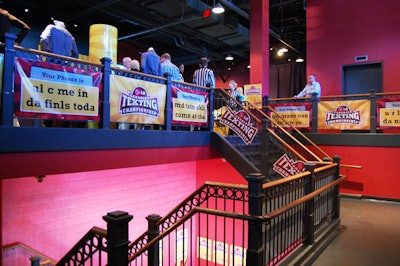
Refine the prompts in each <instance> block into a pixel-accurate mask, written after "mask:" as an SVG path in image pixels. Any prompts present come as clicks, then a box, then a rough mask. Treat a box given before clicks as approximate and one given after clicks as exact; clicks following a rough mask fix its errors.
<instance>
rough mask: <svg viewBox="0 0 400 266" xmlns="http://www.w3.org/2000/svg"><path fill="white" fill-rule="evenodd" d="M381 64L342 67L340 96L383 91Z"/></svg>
mask: <svg viewBox="0 0 400 266" xmlns="http://www.w3.org/2000/svg"><path fill="white" fill-rule="evenodd" d="M382 87H383V76H382V63H381V62H375V63H365V64H354V65H344V66H342V94H364V93H370V91H371V90H376V92H382V91H383V88H382Z"/></svg>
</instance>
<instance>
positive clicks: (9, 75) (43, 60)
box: [0, 34, 214, 130]
mask: <svg viewBox="0 0 400 266" xmlns="http://www.w3.org/2000/svg"><path fill="white" fill-rule="evenodd" d="M14 39H15V36H14V35H11V34H6V38H5V44H1V45H0V52H1V53H4V76H3V83H2V88H1V89H2V90H1V92H2V101H1V102H2V106H1V120H0V126H7V127H12V126H14V125H16V124H18V122H16V121H19V120H20V119H21V114H20V113H18V112H15V106H17V105H19V104H18V103H15V102H14V100H18V97H15V96H16V94H15V93H16V91H15V88H14V85H15V84H14V82H15V81H14V71H15V65H16V64H15V59H17V58H23V59H27V60H29V62H31V63H32V64H33V63H37V64H39V65H38V67H41V68H46V67H47V68H49V67H50V64H51V67H52V68H56V69H57V70H60V69H61V67H71V68H72V69H73V70H74V71H75V72H76V73H80V72H81V71H90V72H92V73H101V74H102V78H101V84H100V85H99V95H98V96H99V101H98V106H96V107H98V109H99V110H98V114H99V119H97V118H96V119H91V118H82V117H81V118H77V117H78V116H77V115H75V116H73V115H71V114H69V113H60V114H59V113H57V112H56V111H54V112H50V113H46V112H43V111H41V112H31V113H30V114H29V116H28V115H27V114H25V113H24V115H23V117H22V118H23V119H24V122H25V121H26V120H28V121H30V122H32V123H25V124H24V126H33V127H43V123H40V121H42V120H44V119H48V120H51V121H57V120H58V121H62V122H64V121H70V122H75V124H74V123H71V125H72V126H70V127H71V128H73V127H82V126H81V124H82V123H84V125H85V126H84V127H88V128H99V129H110V128H112V129H118V127H115V123H118V122H119V121H113V120H112V118H111V117H110V104H111V102H110V85H111V84H110V79H111V77H112V76H123V77H126V78H128V79H134V80H138V81H146V82H151V83H155V84H162V85H166V95H165V103H160V106H165V108H164V109H163V110H160V111H163V112H164V113H163V114H162V115H163V116H165V118H164V123H162V124H160V122H159V121H157V123H153V124H152V123H151V122H144V124H146V125H148V126H149V127H150V126H154V125H157V129H162V130H181V129H187V128H190V127H191V126H192V127H193V125H194V126H196V129H200V130H212V126H210V125H213V123H214V122H213V116H212V113H213V110H212V107H213V105H212V104H210V103H212V102H213V90H210V89H209V88H205V87H201V86H197V85H195V84H191V83H185V82H178V81H173V80H171V77H170V76H168V75H167V76H166V77H160V76H154V75H148V74H144V73H141V72H136V71H130V70H123V69H120V68H117V67H114V66H112V65H111V63H112V62H111V59H109V58H103V59H102V60H101V62H98V63H93V62H89V61H84V60H80V59H76V58H71V57H65V56H60V55H56V54H52V53H47V52H43V51H39V50H35V49H26V48H23V47H20V46H14ZM47 63H50V64H47ZM53 70H54V69H53ZM60 71H62V70H60ZM173 87H176V88H179V89H181V90H183V89H184V90H185V91H186V93H187V94H190V93H192V92H194V93H202V94H201V95H202V97H203V98H204V102H202V103H201V104H204V105H206V106H207V107H206V108H207V110H206V113H205V114H204V115H205V118H204V119H203V120H202V122H196V121H195V122H193V121H192V120H190V119H189V121H183V122H182V121H181V120H177V119H176V120H175V121H173V104H172V102H173V99H172V98H173V97H177V96H172V88H173ZM100 88H101V89H100ZM71 97H72V96H71ZM75 97H77V96H75ZM60 101H61V100H60ZM94 104H96V105H97V103H94ZM201 114H202V115H203V113H201ZM114 120H115V119H114ZM204 121H206V122H204ZM78 122H81V124H79V123H78ZM153 122H154V121H153ZM131 123H134V122H131ZM59 125H61V126H62V125H63V123H59ZM59 125H58V124H57V127H60V126H59ZM75 125H77V126H75ZM52 127H55V126H54V123H53V125H52ZM152 128H153V127H150V128H149V129H152Z"/></svg>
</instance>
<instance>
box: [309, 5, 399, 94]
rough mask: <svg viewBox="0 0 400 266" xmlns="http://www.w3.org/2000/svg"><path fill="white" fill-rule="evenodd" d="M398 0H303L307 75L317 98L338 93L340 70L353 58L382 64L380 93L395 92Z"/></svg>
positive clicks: (397, 51) (339, 90)
mask: <svg viewBox="0 0 400 266" xmlns="http://www.w3.org/2000/svg"><path fill="white" fill-rule="evenodd" d="M399 10H400V1H392V0H382V1H379V2H377V1H376V0H364V1H359V0H341V1H326V0H309V1H307V73H315V74H317V76H318V80H319V81H320V82H321V86H322V95H323V96H326V95H338V94H341V66H342V65H347V64H354V63H356V62H355V61H354V57H355V56H360V55H368V57H369V60H368V61H367V62H376V61H382V62H383V82H384V84H383V90H384V92H395V91H399V90H400V75H399V74H398V65H399V62H400V26H399V25H400V16H399Z"/></svg>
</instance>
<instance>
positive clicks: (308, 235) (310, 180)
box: [303, 163, 315, 245]
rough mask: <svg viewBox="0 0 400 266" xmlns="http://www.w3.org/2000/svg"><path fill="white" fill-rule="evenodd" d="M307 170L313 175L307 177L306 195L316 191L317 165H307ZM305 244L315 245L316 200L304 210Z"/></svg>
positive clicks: (310, 202) (311, 201) (312, 200)
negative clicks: (315, 176)
mask: <svg viewBox="0 0 400 266" xmlns="http://www.w3.org/2000/svg"><path fill="white" fill-rule="evenodd" d="M304 167H305V170H306V171H308V172H310V173H311V174H309V175H307V176H306V184H305V191H304V194H305V195H307V194H310V193H311V192H313V191H314V169H315V164H312V163H305V164H304ZM303 243H304V244H307V245H312V244H313V243H314V198H311V199H310V200H308V201H307V202H306V204H305V210H304V241H303Z"/></svg>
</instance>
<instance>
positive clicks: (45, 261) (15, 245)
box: [1, 242, 56, 265]
mask: <svg viewBox="0 0 400 266" xmlns="http://www.w3.org/2000/svg"><path fill="white" fill-rule="evenodd" d="M15 248H22V249H24V250H26V251H28V252H30V253H32V254H33V255H35V256H37V257H39V258H41V259H43V261H41V262H40V265H47V264H53V265H55V264H56V261H55V260H53V259H51V258H50V257H48V256H46V255H44V254H43V253H41V252H39V251H37V250H35V249H34V248H32V247H30V246H28V245H26V244H24V243H21V242H15V243H12V244H9V245H5V246H3V247H2V248H1V250H2V252H4V251H7V250H9V249H15Z"/></svg>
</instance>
